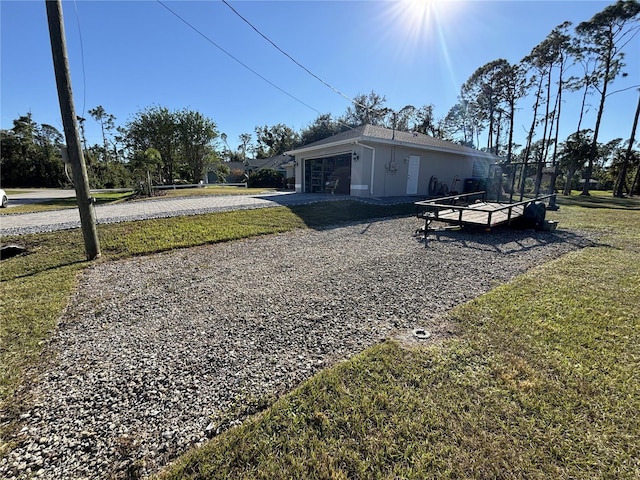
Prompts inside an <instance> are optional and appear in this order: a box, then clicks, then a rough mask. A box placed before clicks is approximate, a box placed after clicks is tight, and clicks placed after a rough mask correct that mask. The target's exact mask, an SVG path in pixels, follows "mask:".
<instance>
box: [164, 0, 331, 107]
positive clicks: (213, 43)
mask: <svg viewBox="0 0 640 480" xmlns="http://www.w3.org/2000/svg"><path fill="white" fill-rule="evenodd" d="M156 1H157V2H158V3H159V4H160V5H162V6H163V7H164V8H166V9H167V10H168V11H169V12H171V14H173V15H174V16H175V17H177V18H178V19H180V21H182V22H183V23H184V24H185V25H187V26H188V27H189V28H191V29H192V30H193V31H194V32H196V33H197V34H198V35H200V36H201V37H202V38H204V39H205V40H206V41H207V42H209V43H210V44H211V45H213V46H214V47H216V48H217V49H218V50H220V51H221V52H222V53H224V54H225V55H227V56H228V57H230V58H231V59H232V60H234V61H235V62H237V63H239V64H240V65H242V66H243V67H244V68H246V69H247V70H249V71H250V72H251V73H253V74H254V75H256V76H257V77H259V78H260V79H262V80H263V81H265V82H267V83H268V84H269V85H271V86H272V87H274V88H275V89H277V90H279V91H280V92H282V93H284V94H285V95H287V96H288V97H290V98H292V99H293V100H295V101H296V102H298V103H300V104H302V105H304V106H305V107H307V108H309V109H310V110H313V111H314V112H316V113H317V114H319V115H321V112H320V110H318V109H316V108H314V107H312V106H311V105H309V104H308V103H306V102H304V101H303V100H300V99H299V98H298V97H296V96H295V95H293V94H291V93H289V92H287V91H286V90H284V89H283V88H281V87H279V86H278V85H276V84H275V83H273V82H272V81H271V80H269V79H268V78H266V77H264V76H263V75H261V74H260V73H258V72H256V71H255V70H254V69H253V68H251V67H250V66H249V65H247V64H246V63H244V62H243V61H241V60H240V59H239V58H237V57H235V56H234V55H233V54H231V53H229V52H228V51H227V50H225V49H224V48H222V47H221V46H220V45H218V44H217V43H216V42H214V41H213V40H212V39H211V38H209V37H208V36H207V35H205V34H204V33H202V32H201V31H200V30H198V29H197V28H196V27H195V26H193V25H192V24H191V23H189V22H188V21H187V20H186V19H184V18H183V17H181V16H180V15H179V14H178V13H177V12H175V11H173V10H172V9H171V8H169V7H168V6H167V5H166V4H165V3H164V2H162V0H156Z"/></svg>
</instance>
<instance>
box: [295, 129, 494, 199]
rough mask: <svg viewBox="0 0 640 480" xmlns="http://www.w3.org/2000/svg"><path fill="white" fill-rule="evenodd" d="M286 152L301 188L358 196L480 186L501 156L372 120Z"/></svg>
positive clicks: (297, 186) (430, 193) (432, 192)
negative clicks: (382, 125) (374, 124)
mask: <svg viewBox="0 0 640 480" xmlns="http://www.w3.org/2000/svg"><path fill="white" fill-rule="evenodd" d="M286 154H287V155H291V156H293V157H294V161H293V164H294V165H295V190H296V192H299V193H335V194H343V195H353V196H358V197H390V196H405V195H417V196H425V197H426V196H435V195H442V194H447V193H449V192H450V191H456V192H459V193H462V192H463V191H476V190H478V189H482V186H483V182H484V181H486V179H487V178H489V176H490V170H491V165H494V164H496V163H497V162H498V161H499V160H500V159H499V157H496V156H495V155H492V154H488V153H485V152H481V151H479V150H474V149H472V148H468V147H464V146H461V145H458V144H455V143H451V142H447V141H445V140H441V139H438V138H434V137H430V136H429V135H424V134H421V133H414V132H399V131H395V130H391V129H388V128H383V127H378V126H373V125H363V126H361V127H358V128H355V129H353V130H348V131H346V132H343V133H340V134H338V135H334V136H332V137H329V138H325V139H323V140H319V141H317V142H314V143H311V144H308V145H304V146H302V147H300V148H296V149H294V150H291V151H288V152H286Z"/></svg>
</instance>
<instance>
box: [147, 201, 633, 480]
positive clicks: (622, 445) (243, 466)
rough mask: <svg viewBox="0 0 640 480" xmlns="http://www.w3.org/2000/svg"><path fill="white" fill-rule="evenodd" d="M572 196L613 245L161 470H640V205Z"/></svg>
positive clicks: (337, 371)
mask: <svg viewBox="0 0 640 480" xmlns="http://www.w3.org/2000/svg"><path fill="white" fill-rule="evenodd" d="M564 200H565V199H563V198H560V199H559V201H560V203H561V205H562V208H561V210H559V211H558V212H550V213H549V217H550V218H551V219H555V220H559V221H560V222H561V226H562V227H565V228H567V227H572V228H573V227H575V228H577V227H580V228H591V229H595V230H598V231H600V232H602V233H603V237H602V238H601V244H600V245H599V246H597V247H593V248H588V249H584V250H581V251H578V252H574V253H571V254H569V255H567V256H565V257H563V258H561V259H558V260H556V261H553V262H551V263H548V264H546V265H543V266H540V267H538V268H536V269H534V270H532V271H530V272H529V273H527V274H525V275H522V276H520V277H519V278H517V279H516V280H515V281H514V282H512V283H510V284H508V285H504V286H501V287H499V288H497V289H495V290H493V291H492V292H490V293H489V294H487V295H484V296H482V297H480V298H478V299H476V300H475V301H473V302H470V303H468V304H466V305H463V306H462V307H460V308H457V309H455V310H454V311H452V312H451V313H450V318H451V320H452V321H455V322H457V323H458V325H459V326H460V330H461V334H460V335H459V336H458V337H457V338H455V339H452V340H448V341H445V342H444V343H441V344H438V345H431V346H425V347H422V348H413V349H407V348H403V347H402V346H401V345H399V344H397V343H395V342H393V341H389V342H385V343H383V344H380V345H378V346H375V347H373V348H371V349H369V350H367V351H365V352H363V353H362V354H360V355H359V356H357V357H356V358H353V359H351V360H349V361H347V362H344V363H342V364H340V365H337V366H336V367H334V368H331V369H329V370H326V371H324V372H322V373H321V374H319V375H317V376H316V377H314V378H313V379H311V380H310V381H308V382H306V383H305V384H303V385H302V386H300V387H299V388H298V389H296V390H295V391H294V392H292V393H290V394H288V395H286V396H284V397H283V398H281V399H280V400H278V401H277V402H276V403H275V404H274V405H273V406H272V407H271V408H269V409H267V410H265V411H264V412H263V413H261V414H258V415H256V416H254V417H253V418H251V419H250V420H249V421H247V422H246V423H245V424H243V425H241V426H239V427H237V428H234V429H231V430H229V431H227V432H225V433H224V434H222V435H220V436H219V437H218V438H215V439H213V440H212V441H210V442H209V443H207V444H206V445H205V446H203V447H202V448H200V449H196V450H193V451H191V452H190V453H188V454H186V455H185V456H183V458H181V459H180V460H179V461H177V462H176V463H175V464H174V465H173V466H171V467H170V468H168V469H166V471H164V472H162V474H161V475H160V476H159V477H160V478H163V479H178V478H194V479H195V478H198V479H205V478H206V479H213V478H265V479H267V478H327V479H328V478H332V479H340V478H345V479H346V478H367V479H369V478H407V479H425V478H438V479H439V478H522V479H525V478H526V479H538V478H539V479H548V478H554V479H555V478H565V479H570V478H571V479H597V478H599V479H632V478H640V442H638V438H640V414H639V413H638V412H640V314H639V313H638V308H637V306H638V305H640V288H639V287H640V241H639V240H640V237H639V234H640V202H639V201H638V200H623V201H619V200H618V199H611V202H609V201H603V200H602V199H601V198H598V197H590V198H586V199H585V198H584V197H582V198H570V199H569V200H570V201H567V202H565V201H564ZM605 200H606V199H605Z"/></svg>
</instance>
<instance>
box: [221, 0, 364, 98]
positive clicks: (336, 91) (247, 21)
mask: <svg viewBox="0 0 640 480" xmlns="http://www.w3.org/2000/svg"><path fill="white" fill-rule="evenodd" d="M221 1H222V3H224V4H225V5H226V6H227V7H229V9H231V11H232V12H233V13H235V14H236V15H237V16H238V17H240V19H242V21H243V22H245V23H246V24H247V25H249V26H250V27H251V28H252V29H253V30H254V31H255V32H256V33H257V34H258V35H260V36H261V37H262V38H264V39H265V40H266V41H267V42H269V43H270V44H271V45H273V47H274V48H275V49H276V50H278V51H279V52H280V53H282V54H283V55H284V56H285V57H287V58H288V59H289V60H291V61H292V62H293V63H295V64H296V65H298V66H299V67H300V68H302V69H303V70H304V71H305V72H307V73H308V74H309V75H311V76H312V77H313V78H315V79H316V80H318V81H319V82H320V83H322V84H323V85H325V86H326V87H328V88H330V89H331V90H333V91H334V92H335V93H337V94H338V95H340V96H341V97H343V98H345V99H346V100H349V102H351V103H353V104H354V105H357V106H359V107H362V108H365V109H367V110H368V109H369V107H367V106H366V105H363V104H361V103H360V102H358V101H356V100H355V99H353V98H351V97H349V96H348V95H345V94H344V93H342V92H341V91H340V90H338V89H337V88H336V87H334V86H333V85H331V84H330V83H328V82H326V81H324V80H323V79H322V78H320V77H319V76H318V75H316V74H315V73H313V72H312V71H311V70H309V69H308V68H307V67H305V66H304V65H303V64H301V63H300V62H299V61H298V60H296V59H295V58H293V57H292V56H291V55H289V54H288V53H287V52H285V51H284V50H283V49H282V48H280V47H279V46H278V45H276V43H275V42H274V41H273V40H271V39H270V38H269V37H268V36H266V35H265V34H264V33H262V32H261V31H260V30H258V28H257V27H256V26H255V25H253V24H252V23H251V22H250V21H249V20H247V19H246V18H245V17H244V16H242V15H241V14H240V12H238V11H237V10H236V9H235V8H233V7H232V6H231V5H230V4H229V2H227V0H221Z"/></svg>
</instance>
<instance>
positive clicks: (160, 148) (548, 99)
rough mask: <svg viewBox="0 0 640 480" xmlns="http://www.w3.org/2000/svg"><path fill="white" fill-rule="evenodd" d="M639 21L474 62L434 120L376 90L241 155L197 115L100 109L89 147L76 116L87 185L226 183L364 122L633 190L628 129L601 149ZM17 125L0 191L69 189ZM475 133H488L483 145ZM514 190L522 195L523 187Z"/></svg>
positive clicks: (621, 18) (271, 130) (264, 131)
mask: <svg viewBox="0 0 640 480" xmlns="http://www.w3.org/2000/svg"><path fill="white" fill-rule="evenodd" d="M639 17H640V3H639V2H638V0H619V1H618V2H617V3H615V4H612V5H609V6H607V7H606V8H604V9H603V10H602V11H601V12H599V13H597V14H596V15H594V16H593V18H591V19H590V20H588V21H585V22H582V23H580V24H578V25H577V26H575V28H573V26H572V24H571V23H570V22H564V23H562V24H560V25H558V26H557V27H555V28H554V29H553V30H552V31H551V32H550V33H549V35H548V36H547V37H546V38H545V39H544V40H543V41H542V42H540V43H539V44H538V45H536V46H535V47H534V48H533V49H532V50H531V52H530V53H529V54H528V55H527V56H525V57H524V58H523V59H522V60H521V61H520V62H519V63H517V64H510V63H509V62H508V61H507V60H504V59H497V60H493V61H491V62H488V63H487V64H485V65H483V66H481V67H479V68H478V69H477V70H476V71H475V72H474V73H473V74H472V75H471V76H470V77H469V78H468V79H467V81H466V82H464V84H463V85H462V87H461V89H460V93H459V96H458V100H457V102H456V104H455V105H453V106H452V107H451V108H450V109H449V111H448V112H447V114H446V115H445V116H444V117H442V118H436V117H435V114H434V111H435V106H434V105H433V104H426V105H423V106H419V107H416V106H413V105H407V106H405V107H404V108H401V109H400V110H393V109H391V108H388V107H387V106H386V97H385V96H384V95H381V94H379V93H376V92H374V91H372V92H370V93H368V94H362V93H360V94H358V95H356V96H355V97H354V99H353V103H352V104H351V105H350V106H349V107H348V108H347V109H346V111H345V112H344V113H343V114H342V115H340V116H337V117H335V116H333V115H332V114H331V113H326V114H321V115H318V116H317V118H316V119H315V120H313V121H312V122H311V123H310V124H309V125H307V126H306V127H304V128H302V129H301V130H300V131H295V130H294V129H293V128H291V127H289V126H287V125H285V124H282V123H280V124H276V125H272V126H267V125H264V126H256V127H255V129H254V132H253V133H243V134H241V135H240V136H239V138H238V147H237V148H231V147H230V146H229V144H228V142H227V140H228V139H227V136H226V135H225V134H224V133H220V132H219V131H218V129H217V125H216V123H215V122H214V121H213V120H211V119H209V118H207V117H205V116H204V115H202V114H201V113H200V112H197V111H194V110H190V109H182V110H177V111H171V110H169V109H168V108H166V107H162V106H153V107H148V108H145V109H143V110H141V111H139V112H137V113H136V114H135V115H134V116H133V118H132V119H131V120H129V121H127V122H126V123H125V124H124V125H121V126H116V118H115V117H114V116H113V115H111V114H109V113H108V112H107V111H106V110H105V109H104V108H103V107H102V106H97V107H95V108H93V109H91V110H89V111H88V113H89V115H90V116H91V118H92V119H93V121H95V122H97V123H98V125H99V126H100V132H101V137H102V138H101V142H99V143H96V144H94V145H87V142H86V138H85V136H84V131H85V123H86V122H87V119H85V118H78V125H79V129H80V133H81V137H82V138H83V144H84V151H85V160H86V161H87V165H88V171H89V176H90V184H91V187H92V188H100V187H121V186H135V185H139V184H142V183H146V184H149V183H158V184H165V183H174V182H176V181H184V182H187V183H197V182H198V181H199V180H200V179H201V178H202V176H203V174H204V173H205V171H215V172H217V174H218V176H219V177H220V178H223V177H224V176H225V175H227V174H228V170H229V169H228V166H227V162H229V161H246V160H247V158H251V157H255V158H268V157H271V156H276V155H280V154H282V153H284V152H285V151H287V150H291V149H293V148H295V147H298V146H300V145H306V144H309V143H312V142H315V141H318V140H322V139H324V138H327V137H329V136H331V135H335V134H338V133H341V132H343V131H345V130H347V129H351V128H354V127H357V126H360V125H363V124H371V125H380V126H385V127H388V128H394V129H397V130H402V131H415V132H420V133H424V134H427V135H431V136H434V137H438V138H442V139H445V140H449V141H453V142H457V143H460V144H463V145H467V146H469V147H472V148H479V149H481V150H484V151H487V152H492V153H494V154H496V155H499V156H502V157H503V158H504V161H505V163H506V164H510V163H518V164H521V165H524V167H523V168H524V169H525V172H526V173H527V175H526V176H531V175H533V176H534V178H535V182H534V186H533V190H535V192H536V193H538V192H539V190H540V188H541V179H542V172H543V168H544V166H546V165H553V166H554V167H557V169H559V170H560V171H562V172H563V173H564V177H563V181H564V185H562V184H561V186H562V187H563V189H564V191H565V193H568V192H569V191H570V189H571V188H572V187H573V188H575V187H576V186H577V184H576V183H575V182H576V180H575V179H576V176H577V175H582V177H583V180H584V184H583V186H582V187H581V188H582V193H584V194H588V190H589V188H590V180H591V179H592V178H595V179H597V180H598V181H599V182H600V183H601V184H603V185H605V186H606V187H609V188H613V189H614V191H615V193H616V194H617V195H622V194H623V193H625V192H636V193H640V192H639V190H640V185H639V175H640V154H639V153H638V150H637V149H636V148H635V147H636V145H635V143H634V141H633V139H634V135H635V126H633V127H632V125H629V126H628V128H629V131H630V132H631V135H630V136H629V137H628V139H627V140H626V141H625V140H624V139H622V138H617V139H614V140H612V141H610V142H608V143H607V144H602V143H600V142H599V134H600V130H601V124H602V118H603V112H604V110H605V105H606V101H607V99H608V98H609V97H610V96H611V95H614V94H617V93H619V92H620V90H618V91H616V90H613V88H612V85H613V83H614V82H615V80H616V79H617V78H619V77H625V76H627V73H626V72H625V71H624V67H625V64H624V55H625V47H627V45H628V44H629V42H630V41H631V39H633V38H634V37H635V36H636V35H637V34H638V31H639V29H640V24H639V21H638V20H639ZM638 86H640V85H635V86H632V87H629V88H637V87H638ZM626 90H628V88H627V89H626ZM568 94H574V95H579V96H580V98H581V106H580V111H579V112H578V120H577V124H576V126H575V130H574V133H572V134H571V135H569V136H568V137H567V138H566V139H564V140H563V141H561V139H560V138H559V130H560V121H561V116H562V114H563V113H564V112H563V111H562V106H563V99H566V95H568ZM590 97H595V98H596V99H597V104H598V107H597V111H596V120H595V124H594V125H588V126H587V125H584V117H585V112H586V111H587V108H588V99H589V98H590ZM523 101H528V102H529V103H531V104H532V108H531V110H530V111H526V110H524V111H523V110H522V109H520V108H519V105H520V104H521V102H523ZM639 105H640V100H639ZM518 114H519V115H521V116H522V115H524V118H525V123H526V124H527V125H528V127H527V135H526V139H525V143H524V145H520V144H517V143H515V142H514V131H515V128H516V115H518ZM527 117H528V120H527ZM13 123H14V127H13V128H12V129H9V130H1V131H0V146H1V150H2V152H1V160H0V162H1V164H0V166H1V179H0V180H1V181H2V184H3V185H6V186H18V185H19V186H61V185H64V184H67V183H68V179H67V177H66V174H65V168H64V163H63V162H62V159H61V157H60V152H59V149H60V146H61V145H62V135H61V134H60V133H59V132H58V131H57V130H56V129H55V128H54V127H52V126H51V125H46V124H37V123H36V122H35V121H34V120H33V119H32V118H31V115H30V114H27V115H24V116H21V117H19V118H18V119H16V120H14V122H13ZM481 134H483V135H484V138H486V143H484V144H482V145H480V139H481ZM254 135H255V137H254ZM526 176H523V180H522V181H523V182H524V178H525V177H526ZM520 187H521V188H524V183H523V184H522V185H520ZM553 187H554V186H552V188H553Z"/></svg>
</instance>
